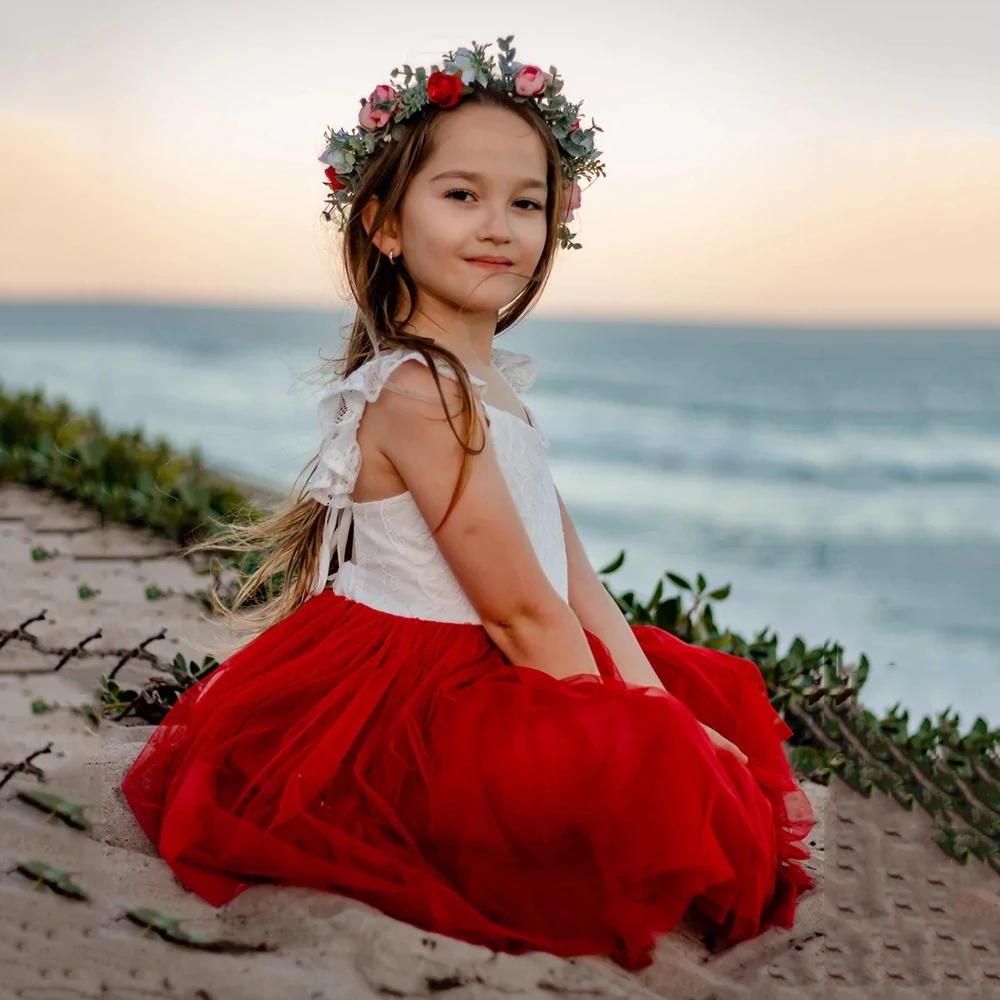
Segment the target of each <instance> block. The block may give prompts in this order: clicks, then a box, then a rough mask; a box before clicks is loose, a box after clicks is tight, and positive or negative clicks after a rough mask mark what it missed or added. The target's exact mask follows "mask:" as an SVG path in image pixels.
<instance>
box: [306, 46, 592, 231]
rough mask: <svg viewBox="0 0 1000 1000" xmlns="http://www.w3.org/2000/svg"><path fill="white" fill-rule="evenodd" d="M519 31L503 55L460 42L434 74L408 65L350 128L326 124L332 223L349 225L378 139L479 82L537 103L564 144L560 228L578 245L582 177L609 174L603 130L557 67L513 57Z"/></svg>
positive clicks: (400, 131) (448, 104) (451, 102)
mask: <svg viewBox="0 0 1000 1000" xmlns="http://www.w3.org/2000/svg"><path fill="white" fill-rule="evenodd" d="M513 39H514V36H513V35H508V36H507V37H506V38H498V39H497V48H498V49H499V53H498V55H497V56H496V57H495V58H494V56H493V55H487V54H486V49H487V48H489V45H490V44H491V43H489V42H487V43H486V44H485V45H477V44H476V43H475V42H473V43H472V48H471V49H468V48H465V47H464V46H463V47H460V48H459V49H458V50H457V51H455V52H447V53H445V55H444V56H443V57H442V65H441V66H438V65H436V64H435V65H433V66H431V68H430V73H428V72H427V70H426V69H424V68H423V67H422V66H418V67H417V68H416V70H414V69H411V68H410V67H409V66H406V65H404V66H403V69H402V71H400V70H399V69H398V68H397V69H394V70H393V71H392V73H390V74H389V79H390V80H391V81H392V83H383V84H380V85H379V86H377V87H376V88H375V89H374V90H373V91H372V92H371V93H370V94H369V95H368V97H367V98H361V111H360V113H359V114H358V125H357V126H356V127H355V128H354V129H353V130H352V131H350V132H347V131H345V130H344V129H337V130H336V131H334V130H333V129H329V130H327V132H326V134H325V136H324V138H325V140H326V150H325V151H324V153H323V155H322V156H320V158H319V159H320V162H322V163H325V164H326V165H327V167H326V171H325V173H326V178H327V179H326V186H327V187H328V188H329V189H330V191H329V193H328V194H327V199H326V200H327V208H326V209H325V210H324V211H323V218H325V219H326V220H327V222H329V221H330V220H331V218H332V216H333V213H336V214H337V217H338V218H337V223H338V228H339V229H340V231H341V232H343V230H344V227H345V226H346V225H347V211H346V210H347V206H348V205H349V204H350V203H351V199H352V198H353V196H354V193H355V192H356V191H357V189H358V185H359V183H360V181H361V178H362V177H363V176H364V173H365V170H366V169H367V167H368V165H369V164H370V163H371V161H372V159H373V157H374V155H375V153H376V152H377V150H378V149H379V143H382V142H391V141H393V140H396V141H399V140H400V139H402V138H403V136H404V135H405V134H406V128H407V126H406V119H408V118H411V117H412V116H413V115H416V114H418V113H419V112H421V111H422V110H423V109H424V108H426V107H428V106H430V105H435V106H437V107H438V108H452V107H454V106H455V105H456V104H458V102H459V101H460V100H461V99H462V98H463V97H464V96H466V95H467V94H471V93H472V92H473V88H475V87H483V88H486V87H490V88H494V89H498V90H502V91H505V92H506V93H507V94H508V95H509V96H510V98H511V100H512V101H516V102H517V103H523V102H525V101H532V102H534V105H535V107H536V108H537V110H538V112H539V113H540V114H541V116H542V118H543V119H544V120H545V122H546V124H547V125H548V126H549V128H550V129H551V131H552V135H553V137H554V138H555V140H556V144H557V145H558V147H559V153H560V163H561V165H562V174H563V177H562V181H563V184H564V186H565V187H566V189H567V193H566V199H565V202H566V210H565V215H564V217H563V220H562V222H561V223H560V228H559V243H560V246H562V247H563V248H564V249H574V250H578V249H579V248H580V244H579V243H574V242H573V240H574V238H575V236H576V234H575V233H571V232H570V231H569V226H568V225H567V223H569V222H571V221H572V220H573V216H574V213H575V210H576V209H577V208H579V207H580V195H581V190H580V184H579V181H580V180H581V179H587V180H590V181H593V180H594V179H596V178H597V177H599V176H600V177H603V176H604V164H603V163H602V162H601V160H600V156H601V151H600V150H599V149H595V148H594V133H595V132H602V131H603V129H601V128H599V127H598V126H597V125H596V124H594V120H593V118H592V119H591V120H590V127H589V128H584V126H583V125H582V123H581V121H580V108H581V107H582V105H583V101H579V102H577V103H575V104H574V103H573V102H571V101H569V100H567V99H566V98H565V97H564V96H563V94H562V88H563V81H562V78H561V77H560V76H559V74H558V72H557V71H556V68H555V66H550V67H549V69H548V72H546V71H545V70H543V69H541V67H539V66H535V65H533V64H524V63H519V62H515V61H514V55H515V53H516V51H517V50H516V49H515V48H514V47H513V46H512V45H511V42H512V41H513Z"/></svg>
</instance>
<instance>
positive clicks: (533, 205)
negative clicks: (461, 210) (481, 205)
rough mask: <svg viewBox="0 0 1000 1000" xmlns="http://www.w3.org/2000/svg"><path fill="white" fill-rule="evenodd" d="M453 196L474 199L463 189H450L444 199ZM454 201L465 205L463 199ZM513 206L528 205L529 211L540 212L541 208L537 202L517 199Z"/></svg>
mask: <svg viewBox="0 0 1000 1000" xmlns="http://www.w3.org/2000/svg"><path fill="white" fill-rule="evenodd" d="M455 194H467V195H470V196H471V197H475V196H474V195H473V194H472V192H471V191H467V190H466V189H465V188H452V190H451V191H448V192H447V193H446V194H445V197H446V198H450V197H451V196H452V195H455ZM455 200H456V201H460V200H461V201H462V203H463V204H465V203H466V202H465V201H464V199H458V198H456V199H455ZM514 204H515V205H528V206H530V208H529V211H531V210H534V209H539V210H541V207H542V206H541V205H539V204H538V202H537V201H535V200H533V199H532V198H518V200H517V201H516V202H514Z"/></svg>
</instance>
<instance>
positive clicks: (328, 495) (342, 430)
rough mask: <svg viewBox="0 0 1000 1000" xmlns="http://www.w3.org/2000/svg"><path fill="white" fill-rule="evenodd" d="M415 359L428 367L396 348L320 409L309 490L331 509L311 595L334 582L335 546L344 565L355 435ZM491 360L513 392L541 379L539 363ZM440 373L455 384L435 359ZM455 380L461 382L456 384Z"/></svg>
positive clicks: (498, 352)
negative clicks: (370, 406) (368, 409)
mask: <svg viewBox="0 0 1000 1000" xmlns="http://www.w3.org/2000/svg"><path fill="white" fill-rule="evenodd" d="M411 359H415V360H417V361H420V363H421V364H424V365H426V364H427V362H426V360H425V359H424V356H423V355H422V354H420V353H419V352H418V351H415V350H403V349H397V350H393V351H387V352H385V353H383V354H379V355H376V356H375V357H374V358H371V359H370V360H368V361H366V362H365V363H364V364H363V365H361V366H360V367H359V368H356V369H355V370H354V371H353V372H351V374H350V375H348V376H347V378H345V379H342V380H341V381H339V382H337V383H335V384H334V385H333V386H331V387H330V388H328V389H327V390H326V391H325V392H324V393H323V395H322V396H321V397H320V400H319V402H318V404H317V411H318V415H319V424H320V428H321V430H322V443H321V445H320V452H319V465H318V466H317V469H316V472H315V473H314V475H313V477H312V479H310V481H309V485H308V495H309V496H310V497H311V498H312V499H313V500H316V501H318V502H319V503H321V504H324V505H325V506H326V507H327V511H326V517H325V519H324V522H323V541H322V545H321V548H320V558H319V567H318V570H317V576H316V581H315V584H314V586H313V590H312V592H313V593H314V594H318V593H321V592H322V591H323V589H324V588H325V587H326V584H327V582H328V581H329V580H330V579H331V575H330V574H329V567H330V561H331V559H332V558H333V550H334V546H336V550H337V555H338V560H337V565H338V566H343V564H344V557H345V554H346V549H347V536H348V533H349V531H350V525H351V520H352V517H351V510H350V507H351V503H352V501H351V496H350V494H351V492H352V491H353V489H354V485H355V483H356V482H357V479H358V473H359V472H360V471H361V448H360V446H359V445H358V440H357V432H358V425H359V424H360V423H361V416H362V414H363V413H364V409H365V405H366V404H367V403H370V402H374V401H375V400H376V399H378V396H379V393H380V392H381V391H382V387H383V386H384V385H385V382H386V380H387V379H388V378H389V376H390V375H391V374H392V373H393V372H394V371H395V370H396V368H398V367H399V366H400V365H401V364H403V363H404V362H405V361H409V360H411ZM492 360H493V363H494V365H495V366H496V368H497V370H498V371H499V372H500V374H501V375H503V377H504V378H505V379H506V380H507V382H508V383H509V384H510V386H511V388H513V389H514V391H515V392H517V393H518V394H520V393H521V392H524V391H525V390H526V389H529V388H531V386H532V385H534V383H535V379H536V377H537V375H538V359H537V358H535V357H534V356H533V355H530V354H520V353H518V352H516V351H507V350H504V349H503V348H499V347H494V348H493V352H492ZM435 365H436V367H437V370H438V372H439V373H441V374H443V375H445V376H447V377H448V378H452V379H456V376H455V374H454V372H453V371H451V369H450V368H449V367H448V366H447V365H446V364H445V363H444V362H440V361H437V360H436V359H435ZM469 379H470V382H471V383H472V386H473V389H474V391H475V392H476V395H477V397H478V398H479V399H480V400H482V399H483V396H484V393H485V391H486V382H485V381H484V380H483V379H481V378H478V377H477V376H475V375H471V374H470V376H469ZM456 381H457V379H456Z"/></svg>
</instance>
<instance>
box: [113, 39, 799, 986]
mask: <svg viewBox="0 0 1000 1000" xmlns="http://www.w3.org/2000/svg"><path fill="white" fill-rule="evenodd" d="M510 41H511V39H510V38H507V39H499V40H498V45H499V49H500V57H499V60H498V61H494V59H493V57H492V56H487V55H486V52H485V48H486V47H485V46H476V45H473V48H472V49H471V50H470V49H464V48H463V49H459V50H458V51H457V53H448V54H447V55H446V57H445V59H444V61H443V65H444V68H443V69H440V68H439V67H437V66H434V67H432V68H431V72H430V74H429V75H428V74H427V73H426V71H424V70H418V71H417V73H416V74H415V75H414V74H413V73H412V71H411V70H410V69H409V67H406V80H405V86H402V87H395V86H393V85H391V84H383V85H381V86H379V87H378V88H376V90H375V91H373V92H372V94H371V95H370V97H369V98H368V100H367V101H363V102H362V107H361V113H360V118H359V124H358V126H357V128H356V129H355V130H354V131H353V132H349V133H348V132H344V131H339V132H336V133H330V134H329V135H328V136H327V149H326V151H325V152H324V154H323V156H322V157H321V159H322V160H323V161H324V162H325V163H327V165H328V166H327V171H326V175H327V183H328V186H329V188H330V191H329V194H328V202H329V210H327V211H325V212H324V213H323V214H324V216H325V217H326V218H327V219H329V218H330V217H331V216H332V215H333V214H334V213H336V214H337V215H338V216H339V221H340V225H341V227H342V228H343V230H344V232H345V236H344V242H343V260H344V263H345V266H346V272H347V275H348V279H349V281H350V285H351V291H352V293H353V296H354V298H355V299H356V301H357V315H356V318H355V320H354V324H353V329H352V331H351V335H350V341H349V344H348V349H347V354H346V357H345V358H344V359H342V367H341V369H340V371H339V374H338V377H337V378H336V379H335V380H334V381H333V383H332V385H330V386H329V388H328V389H327V391H326V392H325V393H324V395H323V397H322V399H321V401H320V404H319V409H320V419H321V423H322V429H323V439H322V446H321V449H320V452H319V454H318V456H317V457H316V459H315V460H314V462H313V463H312V465H311V469H310V472H311V479H310V481H309V483H308V486H307V488H306V489H304V490H299V491H298V492H297V493H296V495H295V499H294V501H293V502H291V503H289V504H288V505H286V506H285V508H284V509H283V510H281V511H279V512H278V513H275V514H273V515H272V516H270V517H269V518H267V519H265V520H263V521H261V522H259V523H257V524H250V525H241V526H237V527H235V528H231V530H230V531H229V532H228V534H227V535H225V536H224V538H223V539H222V541H224V542H225V543H227V545H228V547H229V548H232V549H234V550H241V549H242V550H258V551H263V552H265V553H266V558H265V561H264V562H263V563H262V565H260V567H259V569H257V571H256V572H255V573H253V575H252V576H250V578H249V579H248V580H247V582H246V584H245V585H244V587H243V588H242V590H241V591H240V594H239V595H237V598H236V600H235V602H234V605H233V610H232V611H230V610H229V609H227V608H225V607H224V606H223V605H222V604H221V603H220V602H218V600H216V604H217V610H219V612H220V613H222V614H224V615H226V616H228V617H229V619H230V620H231V621H232V622H233V624H234V625H235V626H236V627H238V628H246V627H252V628H253V629H254V631H255V632H256V635H255V637H254V638H253V639H252V641H250V642H249V643H248V644H247V645H245V646H243V647H242V648H241V649H239V650H238V651H237V652H235V653H233V654H232V655H231V656H230V657H229V658H228V659H226V660H225V662H223V663H222V664H221V665H219V666H218V667H217V668H216V669H215V670H214V671H213V673H211V674H210V675H209V676H208V677H206V678H205V679H204V680H202V681H201V682H199V683H198V684H196V685H195V686H194V687H192V688H190V689H189V690H188V691H186V692H185V693H184V694H183V696H182V697H181V698H180V699H179V700H178V702H177V703H176V705H175V706H174V708H173V709H172V710H171V711H170V713H169V714H168V715H167V716H166V718H165V719H164V720H163V722H162V723H161V725H160V726H159V727H158V728H157V729H156V730H155V731H154V733H153V735H152V736H151V738H150V739H149V741H148V743H147V744H146V746H145V747H144V748H143V749H142V751H141V753H140V754H139V756H138V758H137V759H136V761H135V763H134V765H133V766H132V768H131V769H130V770H129V772H128V773H127V775H126V776H125V778H124V781H123V784H122V790H123V792H124V795H125V797H126V799H127V801H128V803H129V805H130V806H131V808H132V810H133V812H134V813H135V816H136V818H137V820H138V822H139V823H140V825H141V826H142V828H143V830H144V831H145V832H146V833H147V834H148V836H149V837H150V838H151V839H152V840H153V842H154V843H155V844H156V846H157V848H158V850H159V853H160V854H161V856H162V857H163V858H164V860H166V861H167V863H168V864H169V865H170V867H171V868H172V870H173V871H174V872H175V873H176V875H177V876H178V878H179V879H180V880H181V881H182V882H183V883H184V884H185V885H186V886H188V887H190V888H191V889H192V890H193V891H194V892H196V893H197V894H198V895H199V896H201V897H202V898H204V899H206V900H208V901H209V902H210V903H212V904H214V905H215V906H221V905H222V904H224V903H226V902H228V901H229V900H231V899H233V897H234V896H236V895H237V894H238V893H240V892H242V891H243V890H244V889H246V888H248V887H249V886H252V885H257V884H260V883H265V882H280V883H284V884H289V885H303V886H313V887H315V888H319V889H325V890H329V891H332V892H336V893H340V894H342V895H345V896H350V897H353V898H355V899H359V900H362V901H364V902H367V903H369V904H371V905H373V906H376V907H378V908H380V909H381V910H382V911H384V912H385V913H387V914H389V915H391V916H393V917H396V918H398V919H400V920H405V921H408V922H410V923H412V924H415V925H417V926H419V927H421V928H424V929H427V930H433V931H438V932H441V933H443V934H449V935H452V936H455V937H458V938H463V939H465V940H467V941H470V942H475V943H479V944H483V945H488V946H489V947H491V948H494V949H497V950H503V951H507V952H514V953H518V952H524V951H528V950H535V949H541V950H545V951H548V952H552V953H555V954H557V955H563V956H571V955H585V954H606V955H608V956H610V957H611V958H613V959H614V960H615V961H617V962H618V963H619V964H620V965H622V966H624V967H625V968H629V969H639V968H643V967H644V966H646V965H648V964H649V963H650V961H651V957H650V955H651V951H652V949H653V947H654V944H655V940H656V937H657V935H659V934H662V933H664V932H666V931H668V930H670V929H671V928H672V927H674V926H675V925H676V924H677V923H678V921H679V920H680V919H681V917H682V916H684V915H685V914H687V915H688V917H689V919H690V920H692V921H693V922H694V923H695V924H696V926H699V927H701V928H703V929H704V930H706V931H710V932H711V933H712V934H713V935H719V936H722V937H724V938H726V939H727V940H728V941H729V942H736V941H740V940H743V939H746V938H749V937H752V936H754V935H756V934H758V933H759V932H760V931H761V930H763V929H764V928H765V927H768V926H771V925H780V926H783V927H790V926H791V925H792V922H793V918H794V913H795V907H796V900H797V897H798V896H799V894H800V893H801V892H802V891H803V890H805V889H808V888H811V887H812V886H813V885H814V884H815V880H814V879H813V878H812V877H811V876H810V875H809V874H808V872H807V871H806V870H805V869H804V868H803V867H802V866H801V864H800V862H801V861H802V860H804V859H807V858H808V857H809V856H810V855H809V851H808V849H807V848H806V847H805V846H804V844H803V843H802V841H803V838H804V837H805V836H806V835H807V834H808V833H809V831H810V829H811V828H812V825H813V821H814V818H813V813H812V810H811V808H810V804H809V800H808V799H807V798H806V796H805V794H804V792H803V791H802V790H801V789H800V788H799V787H798V785H797V784H796V782H795V780H794V777H793V774H792V772H791V769H790V767H789V764H788V761H787V758H786V757H785V754H784V750H783V748H782V741H783V740H785V739H786V738H787V737H788V736H789V735H790V734H791V730H790V729H789V728H788V726H787V725H786V724H785V723H784V721H783V720H782V719H781V717H780V716H778V715H777V713H776V712H775V711H774V709H773V708H772V706H771V704H770V702H769V701H768V697H767V690H766V687H765V684H764V682H763V679H762V677H761V675H760V672H759V671H758V669H757V667H756V666H755V665H754V664H753V663H752V662H750V661H748V660H744V659H739V658H737V657H734V656H730V655H728V654H725V653H722V652H718V651H713V650H709V649H703V648H698V647H694V646H690V645H688V644H686V643H684V642H682V641H681V640H679V639H677V638H675V637H674V636H672V635H670V634H669V633H667V632H664V631H661V630H659V629H657V628H654V627H652V626H643V627H639V626H635V627H630V626H629V625H628V623H627V622H626V620H625V619H624V617H623V616H622V614H621V612H620V610H619V608H618V606H617V604H616V603H615V601H614V599H613V598H612V597H611V595H610V594H609V593H608V591H607V590H606V589H605V588H604V586H603V584H602V583H601V582H600V580H599V578H598V577H597V575H596V573H595V572H594V570H593V569H592V568H591V566H590V564H589V563H588V561H587V557H586V554H585V552H584V549H583V546H582V545H581V543H580V539H579V536H578V535H577V532H576V530H575V528H574V526H573V522H572V520H571V519H570V516H569V514H568V513H567V510H566V507H565V506H564V504H563V502H562V499H561V498H560V496H559V492H558V490H557V489H556V487H555V485H554V483H553V481H552V478H551V475H550V473H549V469H548V465H547V451H548V444H547V441H546V438H545V436H544V433H543V431H542V430H541V428H540V427H539V426H538V423H537V421H536V420H535V419H534V416H533V414H532V413H531V411H530V410H529V409H528V407H527V406H526V405H525V404H524V402H523V400H522V393H523V392H524V391H525V390H527V389H528V388H529V387H530V386H531V384H532V382H533V381H534V379H535V375H536V363H535V360H534V358H533V357H531V356H529V355H525V354H518V353H514V352H512V351H507V350H503V349H502V348H500V347H497V346H495V344H494V341H495V338H496V336H497V334H499V333H500V332H501V331H503V330H505V329H507V328H509V327H510V326H512V325H513V324H514V323H515V322H516V321H517V320H518V319H519V318H520V317H521V316H522V315H523V314H524V313H525V312H526V311H527V310H528V308H529V307H530V306H531V305H533V304H534V302H535V301H536V300H537V298H538V295H539V294H540V292H541V290H542V288H543V286H544V284H545V282H546V279H547V278H548V275H549V272H550V270H551V267H552V263H553V258H554V256H555V254H556V251H557V246H558V245H561V246H563V247H564V248H578V247H579V244H577V243H573V242H572V240H573V235H574V234H572V233H570V232H569V229H568V222H569V221H571V220H572V218H573V213H574V211H575V209H576V208H577V207H578V205H579V187H578V185H577V180H578V179H579V178H583V177H589V178H593V177H595V176H597V175H600V174H602V173H603V165H602V164H601V162H600V160H599V155H600V154H599V151H597V150H595V149H594V145H593V140H594V133H595V131H599V130H598V129H597V127H596V126H594V125H593V124H592V126H591V128H589V129H585V128H583V126H582V125H581V123H580V121H579V118H578V111H579V105H578V104H577V105H573V104H570V103H569V102H568V101H567V100H566V99H565V98H564V97H563V96H562V95H561V89H562V81H561V80H560V79H559V77H558V76H557V74H556V72H555V69H554V67H553V68H552V71H551V72H550V73H545V72H544V71H542V70H541V69H539V68H538V67H537V66H530V65H521V64H520V63H515V62H513V61H512V59H513V55H514V49H513V48H511V47H510ZM399 75H400V74H399V72H398V71H394V73H393V74H392V78H393V79H395V78H396V77H398V76H399ZM411 81H412V82H411ZM432 525H433V527H431V526H432ZM206 545H212V546H219V545H220V539H218V538H215V539H211V540H209V541H208V542H205V543H202V546H206ZM197 547H201V546H194V547H193V548H197ZM279 578H280V580H281V584H282V585H281V589H280V593H279V594H278V596H277V597H275V598H273V599H272V600H270V601H268V602H266V603H264V604H262V605H260V606H259V607H258V608H257V610H256V611H255V612H254V613H253V614H250V615H244V616H240V617H237V616H236V615H235V614H234V612H235V610H236V609H237V608H239V607H240V606H241V605H242V604H245V603H247V602H248V601H249V598H250V597H251V596H252V595H257V594H258V592H259V591H260V589H261V588H264V590H265V591H267V592H270V591H272V589H273V588H272V584H273V583H274V581H275V580H276V579H279ZM331 580H332V587H331V586H328V584H329V583H330V581H331Z"/></svg>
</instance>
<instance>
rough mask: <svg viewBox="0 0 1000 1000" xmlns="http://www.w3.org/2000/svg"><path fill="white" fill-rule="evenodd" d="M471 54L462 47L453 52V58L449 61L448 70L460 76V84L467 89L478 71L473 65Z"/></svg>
mask: <svg viewBox="0 0 1000 1000" xmlns="http://www.w3.org/2000/svg"><path fill="white" fill-rule="evenodd" d="M473 58H474V56H473V54H472V53H471V52H470V51H469V50H468V49H467V48H466V47H465V46H464V45H463V46H460V47H459V48H457V49H456V50H455V58H454V59H452V60H450V62H449V64H448V68H449V69H451V70H452V72H455V73H461V74H462V83H464V84H465V86H466V87H468V86H469V85H470V84H471V83H472V81H473V80H475V79H476V77H477V75H478V71H477V69H476V67H475V65H474V64H473Z"/></svg>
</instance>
